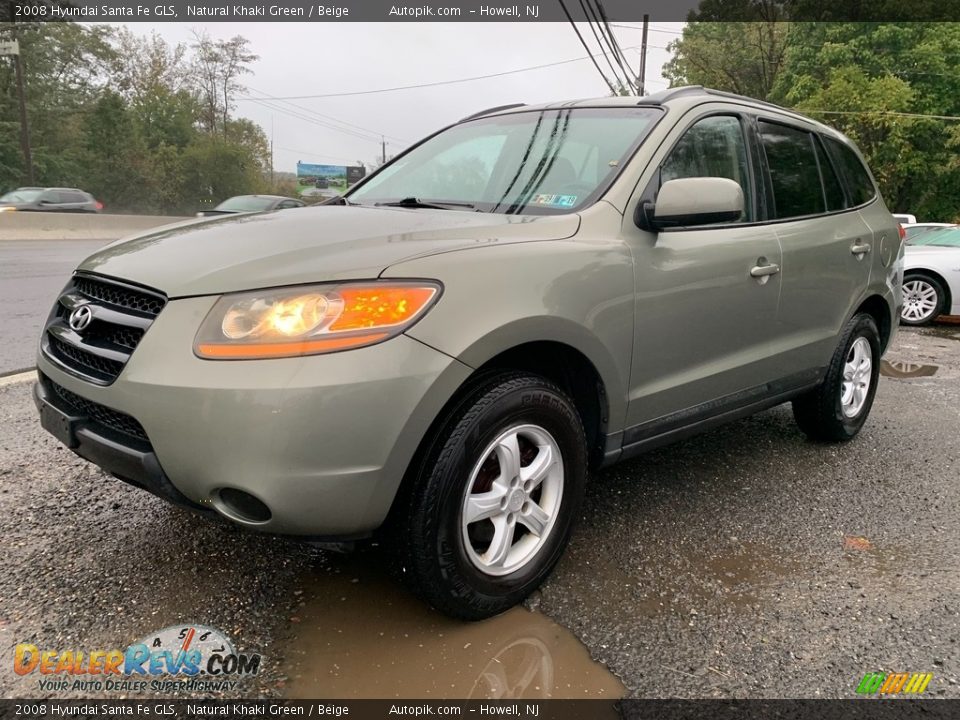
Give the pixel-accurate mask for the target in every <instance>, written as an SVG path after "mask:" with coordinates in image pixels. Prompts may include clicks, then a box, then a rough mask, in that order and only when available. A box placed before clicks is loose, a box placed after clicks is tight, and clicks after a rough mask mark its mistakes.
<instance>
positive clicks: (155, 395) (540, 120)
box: [35, 87, 903, 619]
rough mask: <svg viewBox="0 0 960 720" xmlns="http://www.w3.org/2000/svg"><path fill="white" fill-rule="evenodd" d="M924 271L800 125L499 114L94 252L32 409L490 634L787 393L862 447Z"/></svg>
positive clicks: (86, 449) (663, 111) (763, 109)
mask: <svg viewBox="0 0 960 720" xmlns="http://www.w3.org/2000/svg"><path fill="white" fill-rule="evenodd" d="M902 263H903V254H902V240H901V237H900V234H899V227H898V225H897V223H896V222H895V221H894V219H893V217H892V216H891V215H890V212H889V211H888V209H887V208H886V206H885V205H884V202H883V200H882V199H881V197H880V195H879V193H878V191H877V187H876V184H875V182H874V180H873V178H872V176H871V174H870V172H869V170H868V169H867V167H866V166H865V164H864V162H863V160H862V158H861V157H860V155H859V153H858V151H857V150H856V148H855V147H854V146H853V144H852V143H851V142H850V141H849V140H847V139H846V138H845V137H843V136H842V135H840V134H839V133H837V132H836V131H834V130H832V129H830V128H828V127H826V126H824V125H821V124H819V123H817V122H814V121H812V120H810V119H808V118H805V117H803V116H801V115H798V114H796V113H794V112H791V111H788V110H784V109H782V108H779V107H776V106H773V105H768V104H765V103H760V102H756V101H753V100H750V99H747V98H743V97H738V96H733V95H728V94H725V93H721V92H716V91H711V90H706V89H703V88H700V87H688V88H679V89H672V90H668V91H664V92H662V93H659V94H656V95H651V96H648V97H644V98H622V97H620V98H603V99H599V100H585V101H576V102H562V103H554V104H547V105H540V106H536V107H530V106H508V107H500V108H494V109H491V110H488V111H485V112H482V113H478V114H476V115H473V116H471V117H468V118H465V119H464V120H462V121H460V122H457V123H455V124H453V125H451V126H449V127H447V128H445V129H443V130H440V131H439V132H437V133H435V134H433V135H431V136H429V137H427V138H426V139H425V140H423V141H421V142H420V143H418V144H417V145H415V146H413V147H411V148H410V149H408V150H407V151H406V152H404V153H403V154H401V155H400V156H398V157H397V158H396V159H395V160H393V161H392V162H390V163H389V164H387V165H386V166H384V167H383V168H381V169H380V170H379V171H378V172H376V173H374V174H373V175H371V176H369V177H367V178H366V179H364V180H363V181H362V182H360V183H358V184H357V185H356V186H355V187H354V188H352V189H351V190H350V191H348V192H347V193H346V194H345V196H343V197H341V198H337V199H335V200H333V201H331V202H330V203H328V204H326V205H324V206H315V207H312V208H306V209H304V210H301V211H299V212H296V213H284V212H265V213H256V214H246V215H240V216H236V217H228V218H217V219H203V220H191V221H187V222H185V223H181V224H177V225H170V226H166V227H163V228H160V229H157V230H154V231H152V232H148V233H146V234H143V235H140V236H136V237H133V238H129V239H125V240H122V241H120V242H116V243H114V244H112V245H109V246H107V247H105V248H104V249H102V250H100V251H99V252H97V253H95V254H94V255H92V256H91V257H89V258H87V259H86V260H85V261H83V262H82V263H81V264H80V266H79V267H78V268H77V270H76V272H75V273H74V274H73V276H72V278H71V279H70V281H69V283H68V284H67V286H66V287H65V288H64V290H63V292H62V293H61V295H60V296H59V298H58V299H57V301H56V303H55V305H54V308H53V311H52V312H51V314H50V317H49V320H48V322H47V324H46V327H45V329H44V331H43V334H42V338H41V342H40V350H39V357H38V361H37V364H38V369H39V382H38V383H37V385H36V390H35V395H36V401H37V405H38V407H39V409H40V418H41V422H42V424H43V426H44V427H45V428H46V429H47V430H48V431H49V432H51V433H52V434H53V435H55V436H56V437H57V438H58V439H59V440H60V441H62V442H63V443H64V444H65V445H67V446H68V447H70V448H71V449H72V450H73V451H74V452H76V453H77V454H78V455H80V456H82V457H84V458H86V459H88V460H90V461H92V462H93V463H96V464H97V465H99V466H100V467H102V468H103V469H104V470H106V471H107V472H108V473H110V474H112V475H114V476H116V477H118V478H120V479H121V480H124V481H127V482H129V483H132V484H133V485H136V486H138V487H140V488H143V489H145V490H148V491H150V492H152V493H154V494H156V495H158V496H160V497H162V498H165V499H166V500H168V501H170V502H172V503H175V504H177V505H180V506H183V507H187V508H191V509H193V510H197V511H199V512H205V513H216V514H219V515H221V516H223V517H225V518H228V519H229V520H230V521H232V522H234V523H236V524H238V525H242V526H245V527H248V528H252V529H256V530H262V531H267V532H271V533H278V534H287V535H298V536H303V537H304V538H308V539H310V540H312V541H314V542H327V543H344V542H348V541H354V540H357V539H361V538H367V537H371V536H377V537H381V538H383V539H384V541H383V546H384V547H385V548H386V549H387V550H388V551H389V552H391V553H393V554H394V556H395V566H396V567H397V568H398V569H399V570H400V571H401V574H402V576H403V577H404V578H406V579H407V580H408V581H409V585H410V587H411V588H412V589H413V590H414V591H415V592H416V593H417V594H418V595H419V596H420V597H422V598H423V599H424V600H426V601H428V602H429V603H431V604H433V605H434V606H435V607H437V608H439V609H440V610H442V611H444V612H446V613H448V614H450V615H453V616H457V617H461V618H468V619H478V618H483V617H487V616H490V615H493V614H495V613H498V612H501V611H503V610H504V609H506V608H508V607H510V606H511V605H513V604H514V603H516V602H518V601H519V600H521V599H522V598H523V597H524V596H525V595H527V594H528V593H530V592H531V591H532V590H533V589H534V588H535V587H537V585H538V584H540V583H541V582H542V581H543V580H544V578H545V577H546V576H547V574H548V573H549V572H550V571H551V569H552V568H553V566H554V564H555V563H556V562H557V560H558V558H559V557H560V555H561V553H562V552H563V549H564V546H565V544H566V543H567V541H568V538H569V537H570V533H571V526H572V523H573V520H574V517H576V515H577V512H578V506H579V505H580V503H581V500H582V498H583V494H584V486H585V484H586V482H587V478H588V476H589V475H591V473H593V472H595V471H597V470H598V469H600V468H603V467H606V466H609V465H610V464H612V463H615V462H617V461H620V460H626V459H628V458H633V457H636V456H637V455H638V454H640V453H642V452H643V451H644V450H647V449H648V448H651V447H654V446H658V445H661V444H663V443H667V442H671V441H674V440H678V439H680V438H683V437H686V436H688V435H690V434H692V433H695V432H697V431H701V430H704V429H706V428H709V427H711V426H713V425H715V424H717V423H721V422H726V421H730V420H734V419H736V418H741V417H744V416H746V415H749V414H751V413H755V412H757V411H759V410H762V409H765V408H769V407H771V406H774V405H777V404H780V403H784V402H788V401H789V402H792V405H793V414H794V416H795V418H796V421H797V424H798V425H799V427H800V429H801V430H802V431H803V432H804V433H806V434H807V435H808V436H809V437H811V438H813V439H815V440H819V441H843V440H850V439H851V438H853V437H854V436H855V435H856V434H857V433H858V431H859V430H860V429H861V427H862V426H863V424H864V422H865V421H866V419H867V415H868V414H869V412H870V408H871V405H872V403H873V398H874V393H875V392H876V389H877V381H878V370H879V367H880V362H879V361H880V357H881V355H882V354H883V352H884V351H885V349H886V348H887V347H888V346H889V345H890V342H891V340H892V338H893V335H894V333H895V332H896V328H897V322H896V320H897V318H898V316H899V312H900V305H901V293H900V286H901V280H902V273H903V270H902ZM625 511H626V510H625Z"/></svg>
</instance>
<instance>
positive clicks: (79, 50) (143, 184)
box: [0, 22, 292, 214]
mask: <svg viewBox="0 0 960 720" xmlns="http://www.w3.org/2000/svg"><path fill="white" fill-rule="evenodd" d="M13 30H14V28H13V26H11V25H10V24H9V23H4V27H3V32H2V34H3V36H5V38H7V39H9V38H10V37H12V31H13ZM15 30H16V36H17V38H18V40H19V44H20V53H21V62H22V67H23V72H24V79H25V86H26V99H27V114H28V117H29V125H30V136H31V145H32V155H33V175H34V184H36V185H38V186H69V187H80V188H83V189H84V190H87V191H89V192H90V193H92V194H93V195H94V196H95V197H97V199H99V200H100V201H101V202H103V203H104V205H105V206H106V209H107V211H114V212H118V211H119V212H140V213H161V214H190V213H192V212H194V211H196V210H197V209H200V208H202V207H205V206H209V205H210V204H215V203H217V202H219V201H221V200H223V199H225V198H227V197H230V196H232V195H238V194H246V193H255V192H270V191H280V192H284V191H286V192H289V191H290V190H291V189H292V183H291V182H290V181H289V179H287V180H284V181H283V182H282V183H280V185H282V187H272V186H271V179H270V173H269V170H270V163H271V158H270V147H269V142H268V140H267V138H266V136H265V134H264V132H263V130H262V129H261V128H260V127H259V126H258V125H257V124H255V123H253V122H251V121H250V120H246V119H243V118H236V117H234V116H233V110H234V107H235V102H236V98H237V95H238V93H240V92H242V91H243V85H242V79H243V76H244V75H246V74H247V73H249V72H250V66H251V65H252V64H253V63H254V62H255V61H256V60H257V59H258V58H257V56H256V55H255V54H254V53H253V52H252V51H251V50H250V47H249V41H248V40H246V39H245V38H243V37H240V36H237V37H233V38H231V39H229V40H214V39H211V38H210V37H209V36H208V35H206V34H205V33H196V34H195V35H194V37H193V40H192V41H191V42H189V43H179V44H170V43H168V42H166V41H165V40H164V39H163V38H161V37H159V36H158V35H156V34H153V35H150V36H148V37H145V36H139V35H135V34H133V33H132V32H130V31H129V30H128V29H126V28H119V29H116V28H111V27H106V26H101V25H88V24H80V23H72V22H46V23H17V24H16V26H15ZM9 60H10V58H0V190H3V191H6V190H10V189H12V188H15V187H18V186H21V185H23V184H25V181H26V179H27V177H28V173H27V168H26V167H25V163H24V158H23V155H22V153H21V148H20V140H19V138H20V122H19V114H18V113H19V109H18V101H17V92H16V82H15V76H14V69H13V64H12V63H11V62H9ZM288 185H289V186H290V187H287V186H288Z"/></svg>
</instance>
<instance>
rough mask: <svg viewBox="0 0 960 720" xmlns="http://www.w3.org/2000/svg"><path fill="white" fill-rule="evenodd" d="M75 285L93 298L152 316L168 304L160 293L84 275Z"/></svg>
mask: <svg viewBox="0 0 960 720" xmlns="http://www.w3.org/2000/svg"><path fill="white" fill-rule="evenodd" d="M73 286H74V287H75V288H76V290H77V292H79V293H80V294H81V295H85V296H86V297H88V298H90V299H91V300H100V301H101V302H104V303H106V304H107V305H114V306H116V307H119V308H125V309H127V310H136V311H137V312H142V313H144V314H146V315H150V316H152V317H156V316H157V315H159V314H160V311H161V310H163V306H164V305H165V304H166V300H165V299H164V298H163V297H161V296H159V295H153V294H150V293H146V292H143V291H142V290H135V289H133V288H128V287H126V286H124V285H116V284H114V283H109V282H103V281H102V280H94V279H93V278H90V277H86V276H83V275H78V276H77V277H76V278H75V279H74V283H73Z"/></svg>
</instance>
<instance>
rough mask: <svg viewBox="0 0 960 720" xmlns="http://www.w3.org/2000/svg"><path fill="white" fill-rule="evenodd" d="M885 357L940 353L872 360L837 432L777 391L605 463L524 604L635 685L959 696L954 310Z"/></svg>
mask: <svg viewBox="0 0 960 720" xmlns="http://www.w3.org/2000/svg"><path fill="white" fill-rule="evenodd" d="M887 360H888V361H898V360H899V361H907V362H908V363H912V364H914V365H917V364H920V365H927V366H928V367H933V366H938V367H937V368H936V374H934V375H932V376H928V377H918V378H916V379H891V378H889V377H885V378H882V379H881V383H880V388H879V390H878V395H877V399H876V403H875V405H874V408H873V413H872V415H871V418H870V420H869V421H868V423H867V425H866V427H865V428H864V430H863V432H862V433H861V434H860V436H859V438H858V439H857V440H855V441H854V442H852V443H850V444H846V445H842V446H837V445H819V444H815V443H811V442H809V441H807V440H806V439H805V438H804V436H803V435H801V434H800V432H799V431H798V430H797V429H796V427H795V425H794V424H793V418H792V416H791V413H790V410H789V407H788V406H782V407H779V408H775V409H773V410H771V411H768V412H765V413H762V414H760V415H757V416H755V417H753V418H750V419H748V420H745V421H742V422H739V423H735V424H733V425H729V426H727V427H724V428H720V429H718V430H716V431H713V432H710V433H708V434H706V435H703V436H700V437H699V438H695V439H692V440H690V441H687V442H684V443H681V444H679V445H675V446H673V447H670V448H664V449H662V450H659V451H656V452H653V453H651V454H649V455H647V456H645V457H642V458H640V459H639V460H637V461H636V462H633V463H630V464H627V465H623V466H620V467H617V468H613V469H612V470H611V471H609V472H607V473H605V474H604V475H603V476H602V477H601V478H600V480H599V482H597V483H595V484H594V485H593V486H592V488H591V490H590V494H589V499H588V502H587V506H586V509H585V512H584V513H583V516H582V519H581V522H580V526H579V531H578V533H577V535H576V539H575V542H574V543H573V544H572V545H571V547H570V550H569V551H568V553H567V554H566V556H565V557H564V559H563V560H562V561H561V563H560V567H559V569H558V571H557V572H556V574H555V575H554V576H553V578H552V580H551V581H549V582H548V584H547V585H546V587H545V588H544V589H543V593H542V599H541V600H540V608H541V609H542V610H543V611H545V612H546V613H547V614H548V615H551V616H552V617H553V618H554V619H555V620H557V621H558V622H559V623H560V624H562V625H565V626H567V627H568V628H570V629H571V630H572V631H573V632H574V633H575V634H576V635H578V636H579V637H580V639H581V640H582V641H583V642H584V643H585V644H586V645H587V647H588V648H589V649H590V650H591V652H592V654H593V655H594V657H595V658H596V659H598V660H600V661H601V662H603V663H605V664H606V665H607V666H608V667H609V668H610V669H611V670H612V671H613V672H614V673H616V674H617V675H618V676H620V678H621V679H622V680H623V682H624V684H625V685H626V687H627V688H628V690H629V694H630V696H633V697H683V698H692V697H770V698H774V697H840V698H844V697H852V696H853V695H854V690H855V689H856V686H857V684H858V683H859V681H860V679H861V678H862V677H863V675H864V673H866V672H868V671H872V672H877V671H889V672H894V671H897V672H931V673H933V674H934V680H933V681H932V683H931V684H930V687H929V688H928V689H927V694H934V695H937V696H944V697H954V698H955V697H960V688H958V686H957V683H958V679H960V646H958V641H960V562H958V560H957V558H958V557H960V524H958V522H957V521H958V517H960V514H958V511H960V437H958V431H960V382H958V379H960V325H958V326H950V325H941V326H939V327H937V328H934V329H929V330H920V331H916V330H903V331H901V333H900V335H899V338H898V341H897V344H896V346H895V347H894V348H892V350H891V351H890V352H889V353H888V356H887ZM897 367H899V368H900V369H901V371H902V369H903V368H906V369H907V370H908V371H909V369H910V367H911V366H910V365H904V364H901V363H898V365H897V366H895V367H894V369H893V371H894V372H896V371H897ZM887 371H888V372H889V371H890V368H887Z"/></svg>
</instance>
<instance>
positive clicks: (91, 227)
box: [0, 212, 188, 240]
mask: <svg viewBox="0 0 960 720" xmlns="http://www.w3.org/2000/svg"><path fill="white" fill-rule="evenodd" d="M187 219H188V218H183V217H167V216H162V215H103V214H99V213H50V212H0V240H116V239H118V238H121V237H123V236H124V235H130V234H132V233H136V232H140V231H141V230H147V229H149V228H153V227H158V226H160V225H168V224H170V223H175V222H180V221H181V220H187Z"/></svg>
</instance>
